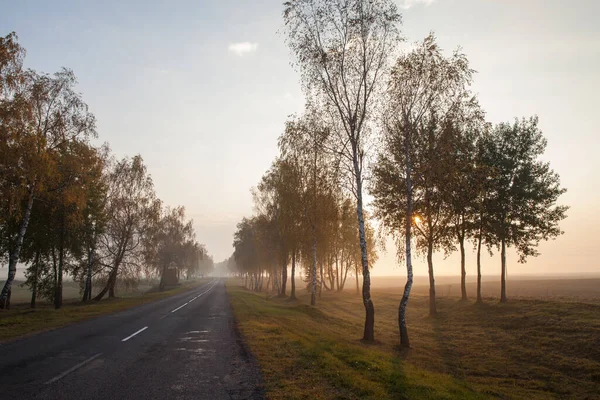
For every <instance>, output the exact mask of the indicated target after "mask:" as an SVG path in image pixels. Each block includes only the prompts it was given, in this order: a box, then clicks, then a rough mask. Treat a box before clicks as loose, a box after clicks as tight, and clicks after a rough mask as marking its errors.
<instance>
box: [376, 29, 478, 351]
mask: <svg viewBox="0 0 600 400" xmlns="http://www.w3.org/2000/svg"><path fill="white" fill-rule="evenodd" d="M472 72H473V71H471V70H470V69H469V67H468V62H467V60H466V57H465V56H464V55H463V54H460V53H459V52H458V51H457V52H455V53H454V54H453V56H452V57H451V58H445V57H444V56H443V55H442V53H441V50H440V49H439V47H438V45H437V44H436V41H435V37H434V36H433V34H430V35H429V36H428V37H426V38H425V39H424V40H423V41H422V42H421V43H418V44H417V46H416V48H415V49H414V50H413V51H411V52H409V53H407V54H404V55H402V56H400V57H399V58H398V60H397V61H396V63H395V65H394V67H393V68H392V72H391V77H390V80H389V83H388V90H387V93H386V97H385V105H384V112H383V118H382V119H383V121H382V126H383V143H382V146H381V149H380V152H379V155H378V159H377V165H376V166H375V168H374V173H373V175H374V182H373V187H372V194H373V196H374V197H375V201H374V206H375V215H376V217H378V218H379V220H380V221H381V222H382V224H383V227H384V228H385V229H386V230H387V231H388V232H389V233H391V234H392V235H393V236H394V237H395V239H396V243H397V247H398V256H399V258H400V259H404V261H405V263H406V271H407V280H406V285H405V287H404V292H403V294H402V299H401V300H400V304H399V306H398V328H399V331H400V344H401V346H403V347H409V345H410V342H409V337H408V330H407V327H406V307H407V304H408V299H409V297H410V292H411V288H412V284H413V265H412V252H411V248H412V245H413V244H412V238H413V229H417V233H418V234H420V238H421V241H420V242H418V243H417V244H418V245H420V247H421V249H424V250H425V252H426V253H427V256H428V257H427V258H428V272H429V281H430V313H431V314H435V313H436V308H435V280H434V275H433V261H432V254H433V250H434V248H436V246H441V247H446V246H447V240H446V239H447V237H448V236H447V230H446V226H445V225H446V222H447V221H446V222H443V221H441V220H440V219H439V217H442V216H443V217H444V218H447V216H448V214H447V213H446V210H444V208H443V207H442V205H443V204H442V203H443V202H444V197H443V194H442V193H440V187H439V185H440V183H441V182H443V179H442V177H443V173H444V168H445V167H444V166H443V165H442V164H441V160H440V155H441V153H440V150H441V149H442V146H440V143H441V140H440V138H441V137H442V134H443V130H442V129H441V128H442V127H443V124H444V123H445V121H446V119H447V117H448V116H449V115H451V112H452V110H454V109H455V108H456V106H457V105H458V104H460V103H461V102H463V101H465V100H468V99H469V97H468V96H467V92H465V90H464V89H465V86H466V85H468V84H469V82H470V79H471V75H472ZM419 208H420V209H419ZM434 212H435V215H433V214H434ZM418 213H419V214H421V215H418ZM417 217H418V218H417ZM420 221H423V222H424V225H417V224H418V223H419V222H420Z"/></svg>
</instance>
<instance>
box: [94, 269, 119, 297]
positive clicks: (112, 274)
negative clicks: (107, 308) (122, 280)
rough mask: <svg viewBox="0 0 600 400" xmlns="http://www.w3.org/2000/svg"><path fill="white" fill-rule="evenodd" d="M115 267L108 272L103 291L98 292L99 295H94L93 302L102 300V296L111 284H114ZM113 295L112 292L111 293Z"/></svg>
mask: <svg viewBox="0 0 600 400" xmlns="http://www.w3.org/2000/svg"><path fill="white" fill-rule="evenodd" d="M117 271H118V269H117V267H113V269H112V270H111V271H110V274H109V276H108V281H107V282H106V286H104V289H102V290H101V291H100V293H98V294H97V295H96V297H94V301H98V300H102V298H103V297H104V295H106V293H107V292H108V290H109V289H110V287H111V282H114V281H116V280H117ZM113 294H114V292H113Z"/></svg>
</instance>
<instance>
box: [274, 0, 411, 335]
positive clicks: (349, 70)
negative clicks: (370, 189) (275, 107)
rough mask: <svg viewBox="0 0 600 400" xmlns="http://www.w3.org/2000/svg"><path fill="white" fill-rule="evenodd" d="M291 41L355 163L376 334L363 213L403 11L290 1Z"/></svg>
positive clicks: (378, 0)
mask: <svg viewBox="0 0 600 400" xmlns="http://www.w3.org/2000/svg"><path fill="white" fill-rule="evenodd" d="M283 15H284V20H285V24H286V28H287V33H288V45H289V47H290V49H291V50H292V52H293V53H294V55H295V56H296V60H297V65H298V67H299V68H300V71H301V73H302V81H303V84H304V87H305V89H306V90H307V92H313V93H315V94H317V96H319V97H320V98H322V101H323V102H324V103H325V104H327V105H328V106H329V108H330V109H331V110H332V112H331V113H330V115H331V116H334V117H335V120H336V121H337V122H338V123H339V125H340V126H341V129H340V130H339V134H340V140H339V141H338V142H337V145H336V146H335V149H336V151H337V153H338V154H339V155H340V156H342V157H344V158H345V159H346V160H347V161H348V162H349V163H350V164H351V166H352V169H351V172H352V175H353V178H354V185H353V186H354V194H355V196H356V214H357V220H358V234H359V238H360V249H361V256H362V259H361V264H362V275H363V291H362V292H363V304H364V307H365V314H366V315H365V327H364V333H363V339H364V340H367V341H373V340H374V339H375V333H374V325H375V307H374V306H373V301H372V299H371V289H370V288H371V281H370V274H369V260H368V252H367V241H366V237H365V223H364V213H363V191H362V189H363V178H364V171H363V167H364V160H365V150H366V146H365V144H366V142H367V137H366V136H367V133H368V132H369V129H368V128H367V125H368V121H369V115H370V114H371V113H372V111H373V107H374V102H375V97H376V92H377V89H378V88H379V84H380V83H381V80H382V77H383V76H384V72H385V71H386V67H387V62H388V56H389V55H390V53H392V52H393V50H394V47H395V46H396V44H397V43H398V41H399V31H398V24H399V23H400V14H399V13H398V10H397V7H396V5H395V4H394V2H393V1H391V0H334V1H325V0H293V1H288V2H286V3H284V14H283Z"/></svg>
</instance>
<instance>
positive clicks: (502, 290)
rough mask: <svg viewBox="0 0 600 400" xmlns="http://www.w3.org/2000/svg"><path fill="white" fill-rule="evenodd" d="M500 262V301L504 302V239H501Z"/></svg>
mask: <svg viewBox="0 0 600 400" xmlns="http://www.w3.org/2000/svg"><path fill="white" fill-rule="evenodd" d="M500 260H501V262H502V276H501V277H500V302H501V303H506V240H505V239H504V238H503V239H502V253H501V255H500Z"/></svg>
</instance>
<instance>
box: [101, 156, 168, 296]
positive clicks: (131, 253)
mask: <svg viewBox="0 0 600 400" xmlns="http://www.w3.org/2000/svg"><path fill="white" fill-rule="evenodd" d="M105 207H106V208H105V210H106V213H107V220H106V229H105V232H104V233H102V234H101V235H99V236H98V248H97V254H98V262H99V263H100V264H101V265H102V266H103V268H104V269H105V271H106V285H105V286H104V288H103V289H102V290H101V291H100V292H99V293H98V295H96V297H95V298H94V300H100V299H102V298H103V297H104V296H105V295H106V293H108V295H109V297H114V296H115V286H116V282H117V277H118V276H119V275H122V276H123V277H124V278H125V279H127V280H128V281H130V282H134V281H137V279H138V278H139V275H140V273H141V271H142V269H143V265H144V257H146V256H147V252H146V247H145V244H146V240H147V239H148V238H149V237H150V236H149V235H150V234H151V233H152V228H153V227H154V226H155V224H156V223H157V221H158V219H159V217H160V211H161V203H160V200H158V199H157V198H156V193H155V192H154V184H153V183H152V178H151V177H150V175H149V174H148V172H147V169H146V166H145V165H144V161H143V159H142V157H141V156H139V155H138V156H135V157H133V158H131V159H130V158H124V159H122V160H120V161H117V162H114V163H113V165H111V166H110V172H109V174H108V192H107V198H106V206H105Z"/></svg>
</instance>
